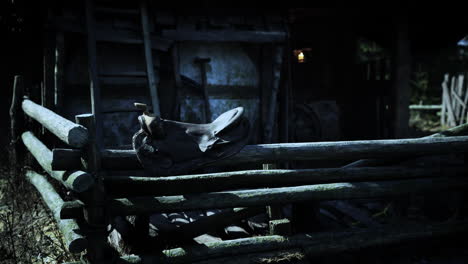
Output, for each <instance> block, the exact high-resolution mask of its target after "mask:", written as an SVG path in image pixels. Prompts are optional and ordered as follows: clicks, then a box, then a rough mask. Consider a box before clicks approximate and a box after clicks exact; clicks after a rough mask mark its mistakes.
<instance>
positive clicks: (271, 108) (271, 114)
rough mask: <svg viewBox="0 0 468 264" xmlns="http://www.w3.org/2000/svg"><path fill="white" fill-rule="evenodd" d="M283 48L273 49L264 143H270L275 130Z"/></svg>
mask: <svg viewBox="0 0 468 264" xmlns="http://www.w3.org/2000/svg"><path fill="white" fill-rule="evenodd" d="M283 50H284V49H283V47H281V46H276V47H274V48H273V78H272V80H273V81H272V84H271V91H270V97H269V101H268V115H267V120H266V124H265V135H264V140H263V141H264V143H271V142H272V140H273V130H274V128H275V123H276V122H275V119H276V116H277V115H276V110H277V107H276V105H277V101H278V91H279V88H280V82H281V69H282V66H283Z"/></svg>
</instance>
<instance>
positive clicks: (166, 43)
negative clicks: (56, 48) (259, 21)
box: [51, 11, 174, 52]
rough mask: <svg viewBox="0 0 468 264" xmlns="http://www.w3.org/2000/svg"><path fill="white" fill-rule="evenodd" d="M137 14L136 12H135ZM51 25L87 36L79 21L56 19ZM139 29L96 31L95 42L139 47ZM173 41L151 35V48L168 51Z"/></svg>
mask: <svg viewBox="0 0 468 264" xmlns="http://www.w3.org/2000/svg"><path fill="white" fill-rule="evenodd" d="M137 12H138V11H137ZM51 25H52V26H54V27H55V29H57V30H59V31H64V32H72V33H78V34H87V32H86V29H85V28H84V26H83V25H82V23H81V21H70V20H69V19H64V18H56V19H55V20H54V21H53V22H51ZM139 30H140V28H137V26H135V27H134V28H132V29H117V28H114V29H112V30H108V29H101V28H97V29H96V40H97V41H99V42H110V43H121V44H130V45H141V44H143V38H142V36H141V32H138V31H139ZM173 43H174V41H172V40H168V39H163V38H160V37H157V36H155V35H154V34H152V35H151V48H152V49H156V50H159V51H165V52H167V51H169V49H170V48H171V46H172V45H173Z"/></svg>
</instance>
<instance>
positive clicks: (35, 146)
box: [21, 131, 94, 193]
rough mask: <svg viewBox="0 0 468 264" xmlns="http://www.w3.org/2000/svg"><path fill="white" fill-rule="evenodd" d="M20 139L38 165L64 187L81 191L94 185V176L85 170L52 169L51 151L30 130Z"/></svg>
mask: <svg viewBox="0 0 468 264" xmlns="http://www.w3.org/2000/svg"><path fill="white" fill-rule="evenodd" d="M21 139H22V140H23V143H24V145H25V146H26V148H27V149H28V150H29V152H31V154H32V155H33V156H34V158H35V159H36V160H37V162H38V163H39V165H41V167H42V168H43V169H44V170H45V171H46V172H47V173H48V174H49V175H50V176H51V177H52V178H54V179H56V180H57V181H59V182H60V183H62V184H63V185H64V186H65V187H66V188H68V189H70V190H72V191H75V192H78V193H81V192H84V191H87V190H89V189H90V188H91V187H92V186H93V185H94V178H93V177H92V176H91V175H90V174H88V173H86V172H83V171H73V170H71V171H54V170H52V167H51V164H52V152H51V151H50V150H49V149H48V148H47V147H46V146H45V145H44V144H42V142H41V141H40V140H39V139H37V138H36V137H35V136H34V134H33V133H32V132H29V131H28V132H24V133H23V134H22V136H21Z"/></svg>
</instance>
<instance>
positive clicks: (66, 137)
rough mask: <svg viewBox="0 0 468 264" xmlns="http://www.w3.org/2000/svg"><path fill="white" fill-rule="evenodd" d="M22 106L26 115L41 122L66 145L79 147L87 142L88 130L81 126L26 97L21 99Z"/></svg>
mask: <svg viewBox="0 0 468 264" xmlns="http://www.w3.org/2000/svg"><path fill="white" fill-rule="evenodd" d="M22 108H23V111H24V112H25V113H26V114H27V115H28V116H30V117H32V118H33V119H35V120H36V121H38V122H39V123H41V124H42V125H43V126H45V127H46V128H47V129H48V130H49V131H50V132H52V133H53V134H54V135H56V136H57V137H58V138H59V139H60V140H62V141H63V142H65V143H67V144H68V145H70V146H72V147H76V148H81V147H83V146H84V145H86V143H87V142H88V131H87V130H86V128H84V127H83V126H80V125H77V124H75V123H73V122H71V121H70V120H67V119H65V118H63V117H61V116H59V115H57V114H56V113H54V112H52V111H50V110H49V109H47V108H45V107H42V106H40V105H38V104H36V103H34V102H32V101H31V100H28V99H25V100H23V103H22Z"/></svg>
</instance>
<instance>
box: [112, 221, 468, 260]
mask: <svg viewBox="0 0 468 264" xmlns="http://www.w3.org/2000/svg"><path fill="white" fill-rule="evenodd" d="M466 232H468V222H466V221H463V222H462V221H460V222H453V223H443V224H433V225H431V224H427V223H426V224H402V225H398V226H388V227H381V228H366V229H352V230H348V231H340V232H323V233H314V234H298V235H294V236H291V237H283V236H261V237H251V238H242V239H235V240H227V241H221V242H210V243H205V244H204V245H203V246H192V247H184V248H175V249H169V250H164V251H163V252H162V254H161V255H159V256H136V255H132V256H124V257H122V258H121V260H122V261H123V263H133V264H137V263H173V264H180V263H194V262H196V261H202V260H213V262H207V263H225V262H224V261H223V259H222V258H228V257H230V259H232V258H237V257H242V256H243V255H245V254H252V253H260V252H272V251H278V250H287V249H297V248H302V249H303V252H304V253H305V255H306V256H308V257H313V256H320V255H325V254H334V253H339V252H344V251H351V250H360V249H363V248H369V247H375V246H386V245H392V244H396V243H401V242H404V241H413V240H422V239H425V240H430V239H437V238H440V237H443V236H449V235H454V234H463V233H466ZM216 258H218V259H216ZM234 263H236V262H234Z"/></svg>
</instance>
